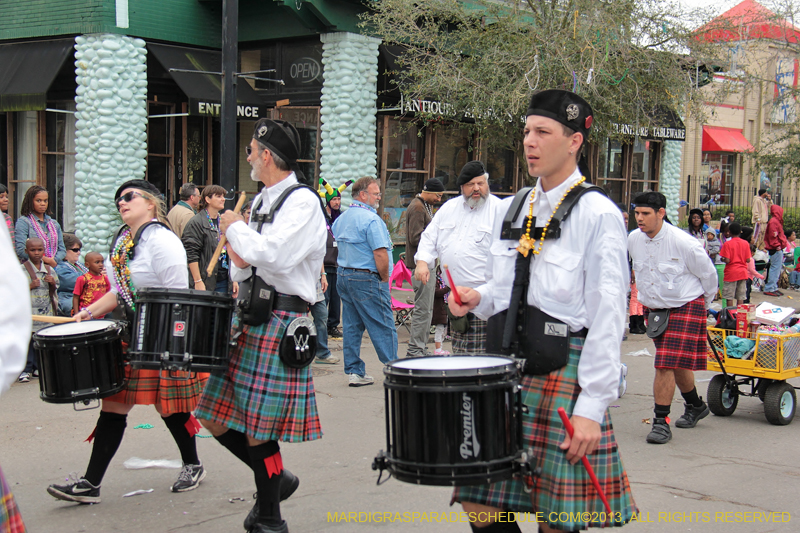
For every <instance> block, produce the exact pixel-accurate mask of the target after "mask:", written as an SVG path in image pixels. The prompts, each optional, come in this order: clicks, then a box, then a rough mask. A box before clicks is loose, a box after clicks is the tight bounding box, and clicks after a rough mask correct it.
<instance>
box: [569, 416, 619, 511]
mask: <svg viewBox="0 0 800 533" xmlns="http://www.w3.org/2000/svg"><path fill="white" fill-rule="evenodd" d="M558 416H560V417H561V422H563V423H564V427H565V428H566V429H567V435H569V436H570V438H572V434H573V433H575V428H573V427H572V422H570V421H569V418H568V417H567V412H566V411H565V410H564V408H563V407H559V408H558ZM581 462H582V463H583V467H584V468H585V469H586V472H587V473H588V474H589V478H590V479H591V480H592V485H594V488H595V489H596V490H597V494H599V495H600V499H601V500H603V505H605V507H606V513H608V516H611V504H609V503H608V498H606V495H605V493H603V488H602V487H601V486H600V482H599V481H598V480H597V476H596V475H594V470H593V469H592V465H590V464H589V460H588V459H587V458H586V456H585V455H584V456H583V457H581Z"/></svg>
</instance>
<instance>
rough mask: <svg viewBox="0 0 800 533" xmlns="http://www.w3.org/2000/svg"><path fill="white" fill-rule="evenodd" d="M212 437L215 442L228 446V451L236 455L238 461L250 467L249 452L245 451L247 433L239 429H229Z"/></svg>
mask: <svg viewBox="0 0 800 533" xmlns="http://www.w3.org/2000/svg"><path fill="white" fill-rule="evenodd" d="M214 438H215V439H217V442H219V443H220V444H222V445H223V446H225V447H226V448H228V451H230V452H231V453H232V454H233V455H235V456H236V457H238V458H239V460H240V461H242V462H243V463H244V464H246V465H247V466H248V467H249V468H251V465H250V453H249V452H248V451H247V448H248V446H247V435H245V434H244V433H242V432H240V431H235V430H233V429H229V430H228V431H226V432H225V433H223V434H222V435H220V436H218V437H214Z"/></svg>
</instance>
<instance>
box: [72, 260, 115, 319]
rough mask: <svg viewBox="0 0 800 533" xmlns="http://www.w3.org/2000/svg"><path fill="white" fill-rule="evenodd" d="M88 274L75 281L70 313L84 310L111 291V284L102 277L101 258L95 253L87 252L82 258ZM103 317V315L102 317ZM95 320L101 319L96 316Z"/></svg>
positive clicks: (105, 277)
mask: <svg viewBox="0 0 800 533" xmlns="http://www.w3.org/2000/svg"><path fill="white" fill-rule="evenodd" d="M84 264H85V265H86V268H88V269H89V272H87V273H86V274H84V275H83V276H80V277H79V278H78V279H77V280H76V281H75V290H74V291H73V292H72V313H73V314H75V312H76V311H80V310H81V309H85V308H87V307H89V306H90V305H92V304H93V303H94V302H96V301H97V300H99V299H100V298H102V297H103V295H105V294H106V293H107V292H108V291H110V290H111V282H110V281H109V280H108V277H107V276H105V275H103V256H102V255H100V254H99V253H97V252H89V253H87V254H86V257H85V258H84ZM103 316H105V315H103ZM95 318H103V317H102V316H96V317H95Z"/></svg>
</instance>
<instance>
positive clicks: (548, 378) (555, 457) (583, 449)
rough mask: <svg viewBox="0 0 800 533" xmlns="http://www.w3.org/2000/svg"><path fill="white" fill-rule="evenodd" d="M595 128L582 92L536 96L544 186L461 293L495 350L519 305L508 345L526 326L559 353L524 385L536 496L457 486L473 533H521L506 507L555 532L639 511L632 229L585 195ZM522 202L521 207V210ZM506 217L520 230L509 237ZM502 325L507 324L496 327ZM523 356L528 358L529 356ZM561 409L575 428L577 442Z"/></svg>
mask: <svg viewBox="0 0 800 533" xmlns="http://www.w3.org/2000/svg"><path fill="white" fill-rule="evenodd" d="M591 124H592V108H591V107H590V106H589V104H588V103H587V102H586V101H585V100H583V99H582V98H580V97H579V96H577V95H575V94H573V93H570V92H567V91H562V90H548V91H543V92H540V93H538V94H536V95H534V96H533V97H532V98H531V102H530V106H529V108H528V112H527V119H526V123H525V131H524V147H525V158H526V161H527V164H528V172H529V173H530V174H531V175H532V176H538V177H539V179H538V181H537V183H536V187H535V189H534V190H533V191H530V190H528V189H525V190H523V191H521V192H520V193H518V198H516V199H515V200H517V202H515V203H512V204H511V209H509V210H508V213H510V215H509V214H508V213H506V212H504V211H506V210H503V209H500V210H498V213H499V214H498V218H497V219H496V220H495V223H494V227H493V235H494V240H493V243H492V246H491V249H490V254H489V259H488V263H487V267H486V268H487V272H491V278H490V279H489V281H488V282H486V283H484V284H483V285H481V286H479V287H477V288H475V289H470V288H466V287H458V288H457V290H458V292H459V294H460V296H461V300H462V303H463V305H457V304H456V303H455V299H454V298H450V300H449V305H450V309H451V311H452V312H453V313H454V314H456V315H463V314H464V313H466V312H467V311H469V310H472V311H473V312H474V313H475V314H476V315H478V316H479V317H481V318H485V319H488V320H489V326H490V327H489V336H490V338H489V339H487V345H488V346H491V345H492V344H493V341H492V339H491V337H492V335H495V334H497V332H499V335H500V336H503V335H504V334H505V331H506V330H505V324H504V322H505V318H504V316H503V315H501V314H500V313H501V312H503V311H505V310H507V309H508V308H509V307H510V306H511V307H512V308H516V309H518V310H519V311H521V313H520V314H518V313H517V312H516V311H513V310H509V312H508V316H510V317H514V318H515V319H517V317H521V318H520V319H518V320H519V322H517V320H515V321H514V322H512V323H511V325H510V326H511V327H510V328H509V330H508V334H507V335H506V338H511V337H512V336H514V335H516V333H514V332H515V331H516V330H517V327H518V326H519V327H520V330H519V331H521V333H520V334H519V339H518V340H517V342H518V343H519V345H520V346H523V345H525V346H533V345H539V344H537V343H540V344H542V345H544V344H549V345H551V346H553V347H555V348H553V349H548V350H547V351H548V357H546V358H545V359H546V360H541V359H538V358H533V357H526V365H525V369H524V370H523V374H525V375H523V377H522V379H521V381H520V384H521V385H522V387H523V390H522V403H523V404H524V405H526V406H528V412H527V413H525V414H523V446H524V447H525V448H528V447H531V448H532V449H533V456H534V457H535V458H536V460H537V462H538V465H540V466H541V467H542V468H543V471H542V473H541V476H540V477H539V478H538V479H536V480H535V484H534V485H533V487H532V492H530V494H529V493H527V492H525V488H526V487H525V483H524V482H523V481H522V480H520V479H512V480H509V481H502V482H498V483H493V484H490V485H482V486H472V487H458V488H456V490H455V493H454V499H455V500H456V501H460V502H461V503H462V505H463V507H464V510H465V511H466V512H467V513H470V515H469V516H470V521H471V523H470V525H471V527H472V529H473V531H480V532H482V533H494V532H518V531H520V529H519V527H518V526H517V524H516V523H514V522H503V521H498V520H497V518H496V517H498V516H509V515H498V514H497V513H500V512H501V511H516V512H530V513H534V512H536V513H541V514H540V515H538V516H540V517H542V519H543V520H544V522H545V523H541V524H540V527H541V530H540V531H544V532H551V531H554V530H564V531H574V530H580V529H587V528H589V527H601V526H606V527H608V526H621V525H623V524H625V523H627V522H628V521H630V519H631V517H632V515H633V513H634V512H636V506H635V504H634V502H633V497H632V495H631V491H630V486H629V483H628V477H627V475H626V474H625V470H624V468H623V465H622V461H621V459H620V456H619V453H618V451H617V443H616V440H615V438H614V431H613V428H612V425H611V418H610V415H609V412H608V404H609V403H610V402H611V401H612V400H614V399H616V398H617V394H618V386H619V378H620V360H619V353H620V344H621V341H622V333H623V331H622V329H623V323H624V317H625V294H626V289H627V286H628V263H627V258H626V250H625V228H624V227H623V223H622V216H621V215H620V212H619V209H618V208H617V206H615V205H614V203H613V202H611V200H609V199H608V198H606V197H605V196H604V195H603V194H600V193H598V192H596V191H590V192H588V193H586V194H583V195H582V196H580V197H578V196H577V193H578V192H582V190H581V188H582V186H581V185H580V183H581V182H582V181H584V176H582V175H581V172H580V171H579V169H578V165H577V159H578V157H579V155H580V152H581V149H582V148H583V145H584V143H585V142H586V137H587V136H588V134H589V129H590V127H591ZM587 177H588V176H587ZM571 191H575V193H576V194H575V196H572V195H570V192H571ZM576 197H578V198H579V201H578V200H575V203H574V204H573V206H574V207H573V209H572V210H571V213H570V214H569V216H568V218H563V220H562V222H561V223H560V232H554V233H552V234H551V233H550V232H548V231H547V230H548V229H551V230H552V229H554V227H553V228H550V226H551V222H552V221H551V218H552V217H553V214H554V213H556V211H557V209H558V207H559V206H561V205H562V203H565V201H566V202H567V203H569V202H572V199H574V198H576ZM507 203H508V202H507ZM515 205H517V206H519V207H520V209H519V212H518V213H516V214H515V212H514V209H513V208H514V206H515ZM504 216H505V220H506V221H507V222H508V224H509V226H510V227H509V228H508V231H504V232H503V233H502V234H501V228H502V227H503V224H502V221H503V218H502V217H504ZM509 217H510V218H509ZM542 234H544V235H545V236H546V238H544V239H543V238H541V235H542ZM517 238H518V240H517ZM525 261H530V266H529V269H530V270H529V273H528V275H527V276H521V279H520V280H519V284H518V285H519V286H518V287H517V288H516V289H515V290H513V291H512V285H514V277H515V266H520V265H523V264H524V262H525ZM525 282H527V287H524V283H525ZM509 295H511V297H510V298H509ZM495 320H499V321H501V322H502V323H496V327H493V322H494V321H495ZM548 335H551V336H548ZM505 340H506V339H502V342H503V343H504V346H507V343H506V342H505ZM498 342H500V341H498ZM529 353H530V351H529ZM517 355H518V356H523V357H525V356H526V355H529V354H526V353H525V350H524V349H521V350H518V353H517ZM559 407H563V408H564V409H565V410H566V413H567V415H568V416H569V417H570V420H571V422H572V425H573V426H574V429H575V433H574V435H573V437H572V438H570V437H569V436H567V434H566V432H565V429H564V427H563V425H562V423H561V420H560V418H559V415H558V413H557V409H558V408H559ZM584 456H585V457H587V458H588V460H589V463H590V464H591V466H592V467H593V469H594V471H595V473H596V474H597V477H598V478H599V480H600V485H601V487H604V490H605V495H606V497H607V498H608V500H609V502H610V504H611V511H612V513H611V516H609V515H608V514H607V513H606V512H605V508H604V506H603V503H602V501H601V499H600V497H599V496H598V494H597V492H596V491H595V489H594V488H593V486H592V484H591V481H590V480H589V476H588V475H587V473H586V472H585V471H584V467H583V465H582V464H581V463H580V460H581V458H582V457H584ZM481 512H485V513H481ZM473 513H474V514H473ZM493 513H494V514H493ZM511 516H513V515H511ZM584 517H585V518H584Z"/></svg>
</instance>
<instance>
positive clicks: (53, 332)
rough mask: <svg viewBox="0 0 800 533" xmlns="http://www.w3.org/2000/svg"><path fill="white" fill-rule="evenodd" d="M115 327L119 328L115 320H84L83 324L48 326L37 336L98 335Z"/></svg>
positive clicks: (70, 323)
mask: <svg viewBox="0 0 800 533" xmlns="http://www.w3.org/2000/svg"><path fill="white" fill-rule="evenodd" d="M115 327H117V323H116V322H115V321H113V320H84V321H83V322H68V323H66V324H56V325H55V326H48V327H46V328H42V329H40V330H39V331H37V332H36V335H38V336H39V337H66V336H71V335H85V334H87V333H96V332H98V331H104V330H106V329H109V328H115Z"/></svg>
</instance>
